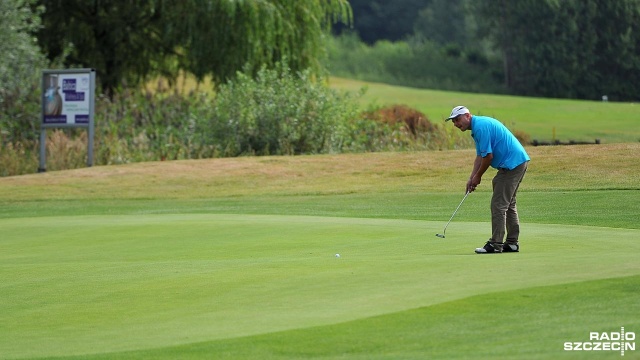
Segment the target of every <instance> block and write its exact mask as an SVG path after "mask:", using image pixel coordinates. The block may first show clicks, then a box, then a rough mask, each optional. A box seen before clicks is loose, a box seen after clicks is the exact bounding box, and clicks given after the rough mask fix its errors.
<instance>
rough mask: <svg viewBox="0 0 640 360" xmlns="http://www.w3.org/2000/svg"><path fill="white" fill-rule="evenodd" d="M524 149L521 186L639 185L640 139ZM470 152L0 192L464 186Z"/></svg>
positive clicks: (235, 167)
mask: <svg viewBox="0 0 640 360" xmlns="http://www.w3.org/2000/svg"><path fill="white" fill-rule="evenodd" d="M527 151H528V153H529V155H530V157H531V158H532V162H531V164H530V167H529V170H528V174H527V177H526V179H527V180H526V182H525V183H524V184H523V187H522V191H543V190H544V191H550V190H553V191H559V190H570V191H576V190H602V189H607V190H614V189H616V190H625V189H628V190H638V189H640V163H638V162H637V161H636V159H635V156H634V154H636V153H638V152H639V151H640V144H636V143H627V144H610V145H576V146H554V147H528V148H527ZM474 156H475V153H474V151H473V150H457V151H438V152H406V153H370V154H343V155H319V156H295V157H270V156H267V157H243V158H226V159H213V160H185V161H173V162H151V163H142V164H131V165H119V166H103V167H95V168H85V169H77V170H71V171H64V172H54V171H52V172H47V173H43V174H33V175H25V176H18V177H7V178H0V199H3V200H4V201H22V200H43V199H60V200H63V199H74V200H84V199H149V198H152V199H202V198H207V197H212V196H213V197H233V196H259V195H322V194H326V195H332V194H333V195H335V194H354V193H356V194H362V193H380V192H408V193H421V192H453V193H463V192H464V187H465V184H466V180H467V178H468V177H469V173H470V172H471V166H472V163H473V158H474ZM489 173H490V172H489ZM489 186H490V177H489V175H487V176H486V178H485V179H484V182H483V183H482V184H481V186H480V187H479V190H478V191H480V192H486V191H489V190H490V189H489ZM141 189H144V191H140V190H141Z"/></svg>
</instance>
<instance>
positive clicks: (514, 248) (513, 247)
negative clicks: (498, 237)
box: [502, 243, 520, 252]
mask: <svg viewBox="0 0 640 360" xmlns="http://www.w3.org/2000/svg"><path fill="white" fill-rule="evenodd" d="M502 252H520V244H519V243H515V244H509V243H504V246H503V247H502Z"/></svg>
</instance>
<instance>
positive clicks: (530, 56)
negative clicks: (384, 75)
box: [350, 0, 640, 101]
mask: <svg viewBox="0 0 640 360" xmlns="http://www.w3.org/2000/svg"><path fill="white" fill-rule="evenodd" d="M350 2H351V5H352V7H353V17H354V21H353V28H354V32H355V33H356V34H358V36H359V37H360V38H361V39H362V40H363V41H364V42H365V43H367V44H374V43H375V42H377V41H379V40H391V41H396V40H408V41H409V43H411V41H415V40H419V41H425V40H426V41H430V42H433V43H435V44H437V45H438V46H440V47H441V48H442V50H443V51H444V52H447V53H450V54H452V55H455V56H459V55H464V56H466V57H467V58H468V59H469V61H470V62H474V61H476V62H477V61H481V62H484V61H486V59H488V58H491V59H494V58H496V57H502V62H503V69H502V70H501V71H500V72H502V73H503V74H504V80H503V81H504V86H505V87H506V88H507V89H508V90H509V92H511V93H513V94H518V95H528V96H545V97H561V98H580V99H599V98H601V96H603V95H607V96H608V97H609V99H611V100H623V101H624V100H636V101H637V100H638V99H639V98H640V0H421V1H417V0H416V1H414V0H398V1H377V0H369V1H367V0H351V1H350Z"/></svg>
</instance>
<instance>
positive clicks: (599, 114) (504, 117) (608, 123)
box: [330, 78, 640, 143]
mask: <svg viewBox="0 0 640 360" xmlns="http://www.w3.org/2000/svg"><path fill="white" fill-rule="evenodd" d="M330 85H331V86H332V87H333V88H336V89H340V90H346V91H350V92H357V91H359V90H360V89H362V88H363V87H364V88H366V89H367V92H366V93H365V96H364V97H363V98H362V104H363V106H368V105H369V104H370V103H372V102H373V103H376V104H378V105H389V104H405V105H409V106H411V107H414V108H416V109H419V110H420V111H422V112H423V113H425V114H426V115H427V117H428V118H429V119H430V120H431V121H433V122H436V123H438V122H440V121H441V120H443V119H446V118H447V116H449V112H450V111H451V109H452V108H453V107H454V106H457V105H465V106H467V107H468V108H469V110H471V112H472V113H473V114H477V115H488V116H492V117H495V118H497V119H499V120H500V121H502V122H504V124H505V125H507V126H508V127H509V128H511V129H512V130H520V131H524V132H526V133H528V134H529V135H530V136H531V138H532V139H538V140H542V141H550V140H552V139H553V135H554V129H555V136H556V139H558V140H561V141H569V140H576V141H589V142H593V141H594V140H595V139H600V140H601V141H602V142H604V143H617V142H638V141H640V128H638V121H640V115H639V113H638V104H634V103H613V102H599V101H584V100H564V99H545V98H531V97H520V96H507V95H487V94H474V93H461V92H451V91H438V90H424V89H415V88H408V87H402V86H393V85H387V84H380V83H370V82H361V81H356V80H351V79H343V78H331V80H330Z"/></svg>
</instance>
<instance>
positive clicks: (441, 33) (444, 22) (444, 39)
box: [414, 0, 471, 47]
mask: <svg viewBox="0 0 640 360" xmlns="http://www.w3.org/2000/svg"><path fill="white" fill-rule="evenodd" d="M465 2H466V0H432V1H431V3H430V4H429V6H427V7H425V8H423V9H422V10H420V12H419V13H418V18H417V20H416V21H415V24H414V34H415V35H419V36H422V37H424V38H426V39H429V40H432V41H435V42H436V43H438V44H440V45H449V44H456V45H459V46H461V47H463V46H465V45H467V43H468V42H469V40H470V39H469V37H470V26H469V22H470V19H471V17H469V16H467V14H466V11H465Z"/></svg>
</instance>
